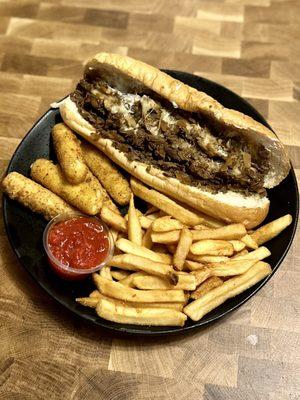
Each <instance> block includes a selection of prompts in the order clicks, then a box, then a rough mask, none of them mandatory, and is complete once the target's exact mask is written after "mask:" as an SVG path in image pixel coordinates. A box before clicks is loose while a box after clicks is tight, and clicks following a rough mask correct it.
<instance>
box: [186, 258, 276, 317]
mask: <svg viewBox="0 0 300 400" xmlns="http://www.w3.org/2000/svg"><path fill="white" fill-rule="evenodd" d="M271 272H272V270H271V267H270V265H269V264H267V263H264V262H257V263H256V264H255V265H253V267H252V268H250V269H249V270H248V271H246V272H245V273H244V274H242V275H239V276H235V277H234V278H231V279H228V280H227V281H226V282H224V283H223V284H222V285H221V286H219V287H217V288H215V289H212V290H210V291H209V292H208V293H206V294H204V295H203V296H201V297H200V298H199V299H197V300H194V301H193V302H191V303H190V304H188V305H187V306H185V307H184V309H183V311H184V313H185V314H186V315H188V316H189V317H190V318H191V319H192V320H193V321H199V320H200V319H201V318H202V317H203V316H204V315H205V314H207V313H209V312H210V311H211V310H213V309H214V308H216V307H218V306H219V305H220V304H222V303H224V302H225V301H226V300H227V299H229V298H231V297H234V296H236V295H238V294H239V293H242V292H243V291H245V290H246V289H249V288H250V287H251V286H253V285H255V284H256V283H257V282H259V281H260V280H262V279H264V278H265V277H266V276H268V275H269V274H270V273H271Z"/></svg>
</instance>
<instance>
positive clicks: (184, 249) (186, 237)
mask: <svg viewBox="0 0 300 400" xmlns="http://www.w3.org/2000/svg"><path fill="white" fill-rule="evenodd" d="M192 243H193V236H192V233H191V231H189V230H188V229H186V228H184V229H182V230H181V233H180V238H179V242H178V245H177V248H176V251H175V254H174V258H173V264H174V267H175V269H177V270H182V268H183V264H184V261H185V259H186V256H187V255H188V253H189V250H190V247H191V245H192Z"/></svg>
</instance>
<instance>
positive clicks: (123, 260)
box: [109, 254, 178, 284]
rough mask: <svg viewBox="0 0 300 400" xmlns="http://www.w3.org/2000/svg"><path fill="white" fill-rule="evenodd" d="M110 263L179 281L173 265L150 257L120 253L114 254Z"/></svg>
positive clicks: (128, 269)
mask: <svg viewBox="0 0 300 400" xmlns="http://www.w3.org/2000/svg"><path fill="white" fill-rule="evenodd" d="M109 265H111V266H113V267H118V268H121V269H125V270H127V271H144V272H147V273H148V274H150V275H157V276H162V277H167V278H169V279H171V282H172V283H175V284H176V283H177V281H178V277H177V275H176V273H175V271H174V269H173V267H171V266H170V265H168V264H164V263H161V262H157V261H152V260H149V258H144V257H140V256H136V255H133V254H120V255H118V256H114V257H113V258H112V259H111V260H110V261H109Z"/></svg>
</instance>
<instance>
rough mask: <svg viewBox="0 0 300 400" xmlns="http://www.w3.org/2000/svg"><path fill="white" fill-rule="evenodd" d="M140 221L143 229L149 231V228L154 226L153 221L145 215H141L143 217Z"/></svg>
mask: <svg viewBox="0 0 300 400" xmlns="http://www.w3.org/2000/svg"><path fill="white" fill-rule="evenodd" d="M139 221H140V224H141V227H142V228H143V229H148V228H149V226H150V225H151V224H152V222H153V219H151V218H148V217H146V216H145V215H141V216H140V217H139Z"/></svg>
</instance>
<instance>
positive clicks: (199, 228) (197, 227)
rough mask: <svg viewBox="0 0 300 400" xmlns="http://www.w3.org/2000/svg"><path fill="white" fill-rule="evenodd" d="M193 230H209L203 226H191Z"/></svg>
mask: <svg viewBox="0 0 300 400" xmlns="http://www.w3.org/2000/svg"><path fill="white" fill-rule="evenodd" d="M193 229H195V230H196V231H203V230H206V229H209V227H208V226H206V225H204V224H199V225H195V226H193Z"/></svg>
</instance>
